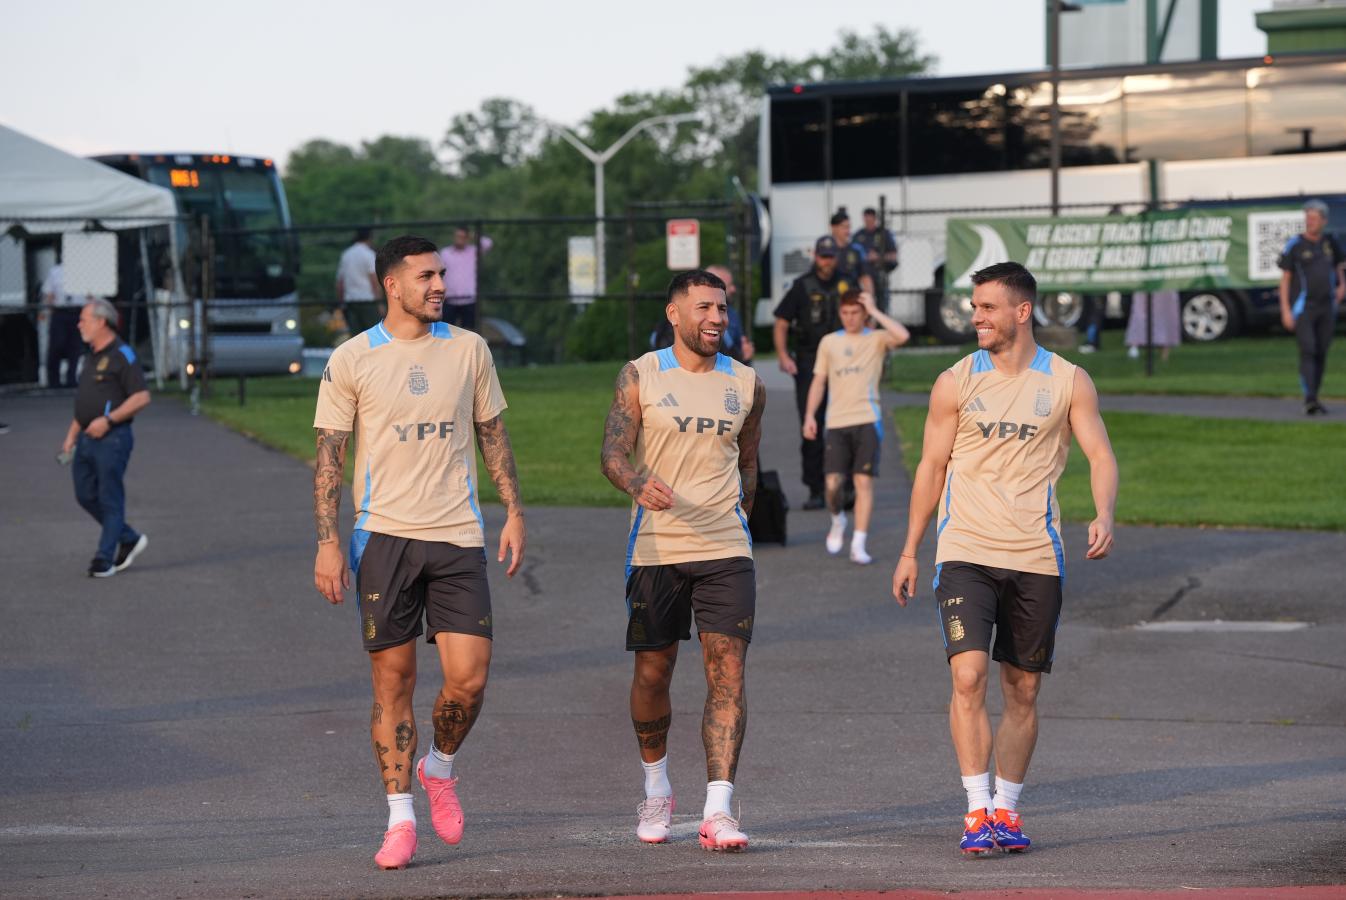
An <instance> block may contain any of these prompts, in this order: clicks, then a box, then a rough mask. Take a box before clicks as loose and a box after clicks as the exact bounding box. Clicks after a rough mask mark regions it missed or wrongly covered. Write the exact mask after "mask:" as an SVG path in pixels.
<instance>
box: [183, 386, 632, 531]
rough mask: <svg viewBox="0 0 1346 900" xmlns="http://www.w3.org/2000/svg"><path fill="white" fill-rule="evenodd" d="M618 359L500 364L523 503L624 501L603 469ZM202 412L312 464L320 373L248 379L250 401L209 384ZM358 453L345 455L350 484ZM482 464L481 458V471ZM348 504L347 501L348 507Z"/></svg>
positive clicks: (489, 491)
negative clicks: (600, 465) (605, 421)
mask: <svg viewBox="0 0 1346 900" xmlns="http://www.w3.org/2000/svg"><path fill="white" fill-rule="evenodd" d="M620 368H621V366H620V364H618V363H594V364H586V365H568V366H547V367H540V368H535V369H500V370H499V372H500V383H501V386H502V387H503V388H504V390H505V397H506V398H507V399H508V400H509V411H508V412H507V413H505V422H506V423H507V424H508V425H509V435H510V440H511V442H512V443H513V445H514V456H515V461H516V463H517V464H518V467H519V484H520V486H521V488H522V489H523V499H524V504H525V505H527V504H530V503H535V504H539V505H543V506H627V505H629V504H630V502H631V501H630V499H629V498H627V497H626V496H625V495H624V494H621V493H619V492H618V491H617V490H616V489H615V488H613V487H612V485H611V484H609V483H608V480H607V479H606V478H604V477H603V475H602V473H601V472H599V471H598V452H599V449H600V448H601V446H602V442H603V418H604V416H606V415H607V411H608V407H609V406H610V405H611V403H612V387H613V384H614V382H615V381H616V379H617V372H618V370H619V369H620ZM211 391H212V396H211V398H210V399H209V400H207V401H204V402H203V403H202V404H201V406H202V409H203V410H204V411H205V412H206V413H207V414H208V415H210V416H211V417H212V418H214V419H217V420H218V421H220V422H223V423H224V424H226V425H228V426H230V427H231V428H234V429H235V430H237V431H240V432H242V433H244V434H247V435H249V436H250V437H253V438H255V439H256V440H258V441H260V442H262V443H264V444H266V445H268V446H271V447H275V448H276V449H277V450H283V451H284V452H286V453H288V454H290V455H291V456H295V457H298V458H299V459H303V460H308V461H312V459H313V452H314V446H313V445H314V438H313V404H314V401H315V398H316V397H317V395H318V380H317V379H316V378H285V377H281V378H250V379H248V385H247V401H248V402H247V405H246V406H239V405H238V385H237V381H235V380H232V379H226V378H222V379H219V380H217V381H215V382H214V383H213V384H212V388H211ZM354 458H355V454H354V452H353V451H352V452H351V453H349V454H348V455H347V460H346V480H347V482H349V481H350V477H351V471H352V468H353V465H354ZM480 466H481V463H480V460H478V468H480ZM480 482H481V487H480V491H481V498H482V500H484V501H493V500H495V499H496V494H495V486H494V485H493V484H491V479H490V478H489V477H488V476H487V475H486V473H485V471H482V472H481V478H480ZM349 504H350V501H349V499H347V502H346V503H345V504H344V506H345V508H346V509H348V510H349V509H350V505H349Z"/></svg>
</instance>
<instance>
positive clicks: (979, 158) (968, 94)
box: [907, 84, 1006, 175]
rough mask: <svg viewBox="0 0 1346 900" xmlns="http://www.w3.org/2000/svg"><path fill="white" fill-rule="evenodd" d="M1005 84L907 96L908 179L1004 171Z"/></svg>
mask: <svg viewBox="0 0 1346 900" xmlns="http://www.w3.org/2000/svg"><path fill="white" fill-rule="evenodd" d="M1005 90H1006V89H1005V86H1004V85H1003V84H993V85H991V86H990V87H988V88H986V89H985V90H972V91H966V90H964V91H948V92H939V93H933V92H926V91H911V92H910V93H909V94H908V95H907V122H908V125H907V147H908V153H909V165H908V168H907V174H909V175H952V174H956V173H959V172H991V171H997V170H1000V169H1003V168H1005V116H1004V97H1005Z"/></svg>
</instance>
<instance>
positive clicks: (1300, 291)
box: [1277, 200, 1346, 416]
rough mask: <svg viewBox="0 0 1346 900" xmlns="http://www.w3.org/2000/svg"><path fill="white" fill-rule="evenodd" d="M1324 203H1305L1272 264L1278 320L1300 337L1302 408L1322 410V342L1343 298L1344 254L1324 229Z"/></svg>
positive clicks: (1345, 296) (1345, 278) (1328, 336)
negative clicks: (1299, 228)
mask: <svg viewBox="0 0 1346 900" xmlns="http://www.w3.org/2000/svg"><path fill="white" fill-rule="evenodd" d="M1326 227H1327V204H1326V203H1324V202H1323V201H1321V200H1310V201H1309V202H1308V203H1305V204H1304V231H1303V233H1301V234H1297V235H1295V236H1294V237H1292V238H1290V240H1289V241H1288V242H1287V243H1286V245H1285V249H1284V250H1282V251H1281V257H1280V259H1279V260H1277V264H1278V265H1279V266H1280V268H1281V284H1280V300H1281V324H1282V325H1284V326H1285V330H1286V331H1288V332H1290V333H1291V334H1293V335H1294V336H1295V340H1296V341H1297V342H1298V343H1299V383H1300V386H1301V387H1302V388H1303V389H1304V412H1305V414H1307V415H1310V416H1321V415H1323V414H1324V413H1326V412H1327V409H1326V408H1325V407H1324V406H1323V405H1322V404H1321V403H1319V402H1318V389H1319V388H1320V387H1321V386H1322V383H1323V372H1324V371H1325V370H1326V369H1327V348H1328V347H1329V346H1330V345H1331V344H1332V332H1333V330H1334V329H1335V326H1336V321H1337V307H1339V306H1341V303H1342V300H1343V299H1346V255H1343V253H1342V249H1341V245H1340V244H1338V243H1337V241H1336V239H1335V238H1333V237H1332V235H1330V234H1328V233H1327V232H1326V231H1325V230H1324V229H1325V228H1326Z"/></svg>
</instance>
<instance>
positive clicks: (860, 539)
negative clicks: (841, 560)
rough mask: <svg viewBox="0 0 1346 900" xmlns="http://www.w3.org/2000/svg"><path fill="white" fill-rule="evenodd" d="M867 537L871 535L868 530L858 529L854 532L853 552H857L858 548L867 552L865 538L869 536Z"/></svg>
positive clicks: (852, 538)
mask: <svg viewBox="0 0 1346 900" xmlns="http://www.w3.org/2000/svg"><path fill="white" fill-rule="evenodd" d="M867 537H869V532H868V531H857V532H855V533H854V534H852V535H851V552H852V553H854V552H856V551H857V550H858V551H859V552H861V553H864V552H865V538H867Z"/></svg>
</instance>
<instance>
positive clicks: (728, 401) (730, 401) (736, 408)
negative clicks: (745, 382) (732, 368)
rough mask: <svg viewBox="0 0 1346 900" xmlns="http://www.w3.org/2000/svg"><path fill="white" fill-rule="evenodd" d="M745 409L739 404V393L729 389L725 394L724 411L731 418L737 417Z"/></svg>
mask: <svg viewBox="0 0 1346 900" xmlns="http://www.w3.org/2000/svg"><path fill="white" fill-rule="evenodd" d="M742 409H743V407H742V406H740V405H739V402H738V391H736V390H734V389H733V388H729V389H728V390H726V391H725V392H724V411H725V412H727V413H729V415H731V416H736V415H738V414H739V412H740V411H741V410H742Z"/></svg>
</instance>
